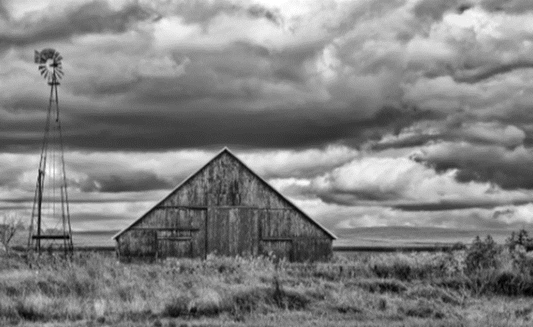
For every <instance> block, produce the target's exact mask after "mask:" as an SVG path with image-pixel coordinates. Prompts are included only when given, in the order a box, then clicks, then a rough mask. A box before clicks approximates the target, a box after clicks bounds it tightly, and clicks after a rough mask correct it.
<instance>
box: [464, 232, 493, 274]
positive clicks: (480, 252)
mask: <svg viewBox="0 0 533 327" xmlns="http://www.w3.org/2000/svg"><path fill="white" fill-rule="evenodd" d="M500 252H501V249H500V247H499V246H498V244H496V242H495V241H494V239H493V238H492V236H490V235H487V237H486V238H485V240H484V241H482V240H481V239H480V237H479V236H476V238H475V239H474V241H473V242H472V245H471V246H470V248H469V249H468V250H467V252H466V259H465V263H466V272H467V273H468V274H472V273H475V272H477V271H480V270H484V269H496V268H498V266H499V262H498V255H499V254H500Z"/></svg>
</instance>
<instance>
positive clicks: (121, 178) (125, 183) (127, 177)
mask: <svg viewBox="0 0 533 327" xmlns="http://www.w3.org/2000/svg"><path fill="white" fill-rule="evenodd" d="M172 186H173V185H172V184H171V183H170V182H169V181H166V180H164V179H162V178H160V177H158V176H157V175H156V174H155V173H153V172H151V171H132V172H123V173H115V174H112V175H108V176H97V177H89V178H87V179H85V180H84V181H83V182H81V183H80V185H79V187H80V189H81V191H82V192H95V191H98V192H106V193H107V192H109V193H117V192H139V191H150V190H160V189H169V188H171V187H172Z"/></svg>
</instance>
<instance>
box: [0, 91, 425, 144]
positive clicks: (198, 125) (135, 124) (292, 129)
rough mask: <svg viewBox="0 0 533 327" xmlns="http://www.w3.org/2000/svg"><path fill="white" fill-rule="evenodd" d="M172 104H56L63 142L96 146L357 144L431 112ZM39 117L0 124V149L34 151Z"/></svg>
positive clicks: (23, 101)
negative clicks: (366, 113) (128, 107)
mask: <svg viewBox="0 0 533 327" xmlns="http://www.w3.org/2000/svg"><path fill="white" fill-rule="evenodd" d="M159 100H161V99H159ZM19 101H20V102H18V100H17V103H18V105H19V106H22V107H26V108H27V107H33V106H38V102H40V103H41V104H42V100H37V99H34V100H32V99H31V98H28V99H20V100H19ZM174 102H175V105H174V106H175V107H174V108H173V109H172V110H168V109H166V108H167V107H166V106H165V107H164V109H163V110H161V109H160V108H159V107H157V106H156V107H155V108H153V109H152V108H150V107H143V108H142V109H141V110H138V109H135V108H132V109H131V110H126V109H125V108H124V110H122V109H121V110H116V109H118V108H116V107H115V108H114V109H115V110H111V109H109V110H108V109H107V108H106V107H102V108H99V107H97V108H94V107H93V108H91V107H80V106H77V107H73V108H69V107H70V106H71V105H70V104H68V103H65V104H63V105H62V109H61V110H62V115H63V116H62V119H63V123H62V125H63V137H64V140H65V146H66V147H67V148H70V149H91V150H104V151H108V150H146V151H159V150H170V149H177V148H193V147H211V148H218V147H220V146H224V145H228V146H237V147H239V146H241V147H245V148H250V147H265V148H291V147H296V148H302V147H306V146H321V145H326V144H329V143H337V142H348V143H350V144H354V145H362V144H363V143H366V142H367V141H368V139H374V140H378V139H379V138H380V137H381V135H383V133H385V132H389V133H390V132H398V131H400V130H401V129H402V128H403V127H406V126H409V125H410V124H412V123H413V122H414V121H417V120H420V119H428V118H434V117H435V116H434V115H433V113H431V112H426V111H412V110H409V109H404V108H395V107H383V108H382V109H381V110H378V111H377V112H376V113H375V114H374V115H373V116H371V117H368V118H361V117H360V116H359V115H358V109H359V108H358V106H357V104H353V108H344V109H336V110H328V109H327V108H321V107H320V104H315V105H314V107H313V106H311V105H310V106H308V107H306V108H298V107H295V108H278V109H270V110H249V109H244V108H242V109H239V108H228V105H226V106H225V107H218V108H217V101H216V100H209V101H204V103H205V106H206V107H208V108H209V109H207V108H205V109H204V108H201V107H200V108H199V105H198V104H196V103H194V102H192V103H191V102H189V101H187V99H185V100H182V101H181V102H180V101H175V100H174ZM219 103H220V101H219ZM41 107H42V105H41ZM170 108H172V107H170ZM73 109H75V110H73ZM304 109H305V110H304ZM40 110H41V109H40ZM42 119H43V117H34V118H33V119H31V120H29V121H20V122H13V123H9V124H5V125H6V126H5V127H4V128H5V129H4V133H2V132H0V134H1V135H2V138H3V140H2V144H0V149H3V150H10V151H27V150H30V149H37V148H38V147H39V146H40V144H41V143H40V142H41V140H42V131H43V128H44V127H43V122H42ZM10 131H12V132H10ZM15 131H25V132H24V133H15Z"/></svg>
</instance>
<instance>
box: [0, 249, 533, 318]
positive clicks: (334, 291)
mask: <svg viewBox="0 0 533 327" xmlns="http://www.w3.org/2000/svg"><path fill="white" fill-rule="evenodd" d="M506 256H507V257H506ZM465 258H466V254H465V252H464V251H458V252H453V253H432V254H429V253H428V254H421V253H416V254H404V253H395V254H373V255H370V254H369V255H365V256H360V257H357V258H355V259H354V258H351V259H347V258H342V257H336V258H335V259H334V260H333V261H332V262H328V263H314V264H291V263H287V262H281V263H278V264H275V263H274V262H273V261H271V260H270V259H268V258H255V259H251V258H249V259H244V258H217V257H210V258H208V260H205V261H200V260H186V259H184V260H167V261H164V262H158V263H155V264H145V263H131V264H123V263H120V262H118V261H117V260H116V258H114V257H113V256H111V255H103V254H94V253H93V254H91V253H79V254H76V255H75V256H74V257H73V258H72V260H71V261H64V260H61V259H59V258H57V257H47V256H43V257H41V258H40V259H36V260H34V261H32V262H31V268H30V266H29V265H28V264H27V263H26V262H25V261H24V260H22V259H20V258H16V257H12V258H9V260H8V259H6V260H3V261H2V264H0V325H2V326H3V325H10V324H11V325H17V326H40V325H42V324H43V323H47V326H98V325H112V326H169V327H170V326H248V325H254V326H296V325H299V326H314V325H320V326H530V325H531V324H532V323H533V304H531V302H530V301H529V300H530V298H527V296H528V294H529V293H527V292H529V291H528V290H529V288H530V287H532V285H533V283H532V282H531V279H532V278H531V275H530V272H529V271H525V270H524V265H518V264H515V263H516V262H515V261H513V263H510V262H503V263H502V265H501V267H499V268H494V269H493V270H483V271H477V272H476V273H475V274H474V273H471V274H467V273H466V272H465V266H466V264H465ZM502 258H503V259H501V258H500V259H501V260H504V261H505V260H514V259H513V258H514V257H513V256H511V255H508V254H502ZM505 258H507V259H505ZM483 274H485V275H483ZM478 284H483V285H478Z"/></svg>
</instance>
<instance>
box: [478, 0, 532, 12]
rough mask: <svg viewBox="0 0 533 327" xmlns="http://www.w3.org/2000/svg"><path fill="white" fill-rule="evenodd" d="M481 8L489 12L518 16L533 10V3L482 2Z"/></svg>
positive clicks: (522, 0) (511, 0) (517, 0)
mask: <svg viewBox="0 0 533 327" xmlns="http://www.w3.org/2000/svg"><path fill="white" fill-rule="evenodd" d="M481 7H482V8H483V9H485V10H488V11H503V12H506V13H513V14H517V13H524V12H527V11H530V10H533V2H531V1H530V0H481Z"/></svg>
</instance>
